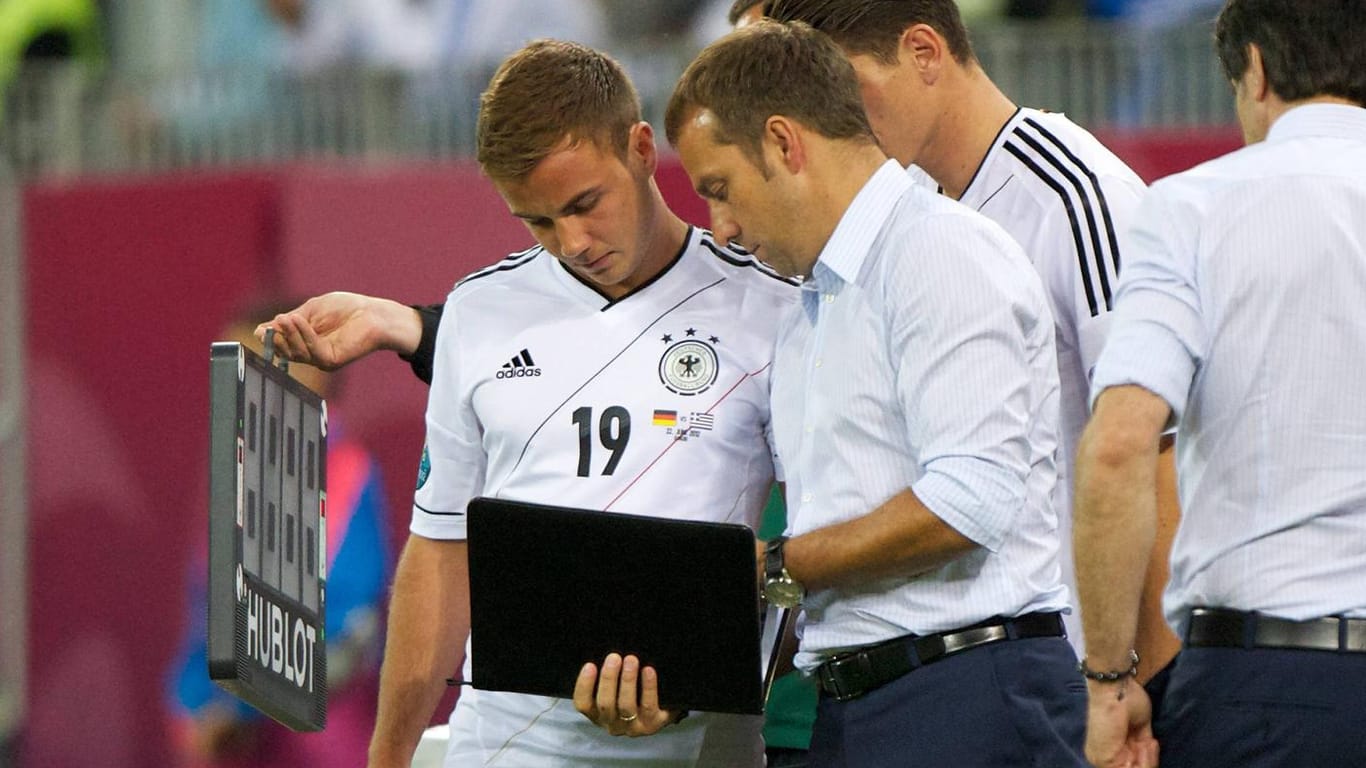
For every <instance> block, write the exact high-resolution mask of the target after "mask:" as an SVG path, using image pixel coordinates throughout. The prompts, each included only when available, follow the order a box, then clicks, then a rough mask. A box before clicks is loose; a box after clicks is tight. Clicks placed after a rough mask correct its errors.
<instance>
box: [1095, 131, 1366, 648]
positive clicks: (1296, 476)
mask: <svg viewBox="0 0 1366 768" xmlns="http://www.w3.org/2000/svg"><path fill="white" fill-rule="evenodd" d="M1125 246H1126V250H1125V256H1126V260H1125V264H1124V272H1123V277H1122V279H1121V280H1120V286H1119V293H1118V296H1117V308H1116V317H1115V320H1114V325H1113V328H1112V330H1111V336H1110V341H1109V343H1108V344H1107V345H1106V347H1105V351H1104V352H1103V353H1102V355H1101V358H1100V362H1099V363H1098V364H1097V367H1096V372H1095V376H1094V379H1093V387H1094V390H1093V391H1094V392H1095V393H1099V392H1101V391H1102V390H1104V389H1105V388H1106V387H1111V386H1116V385H1122V384H1137V385H1140V386H1142V387H1144V388H1146V389H1148V390H1150V391H1151V392H1153V393H1155V394H1157V395H1158V396H1160V397H1162V398H1163V399H1164V400H1166V402H1167V403H1168V404H1169V405H1170V406H1171V408H1172V412H1173V419H1174V420H1176V422H1177V425H1178V426H1177V441H1176V446H1177V478H1178V487H1179V490H1180V495H1181V508H1182V510H1183V513H1182V519H1181V527H1180V528H1179V530H1178V532H1177V536H1176V540H1175V543H1174V545H1173V547H1172V567H1171V579H1170V581H1169V582H1168V586H1167V592H1166V595H1165V597H1164V599H1163V608H1164V611H1165V613H1166V615H1167V619H1168V621H1169V622H1170V623H1171V624H1172V625H1173V627H1174V628H1175V629H1176V630H1177V632H1178V633H1183V632H1184V629H1185V616H1186V613H1187V611H1188V610H1189V609H1190V608H1192V607H1194V606H1199V605H1211V606H1220V607H1226V608H1234V609H1238V610H1247V611H1261V612H1264V613H1268V614H1272V615H1276V616H1281V617H1284V618H1289V619H1307V618H1314V617H1319V616H1325V615H1330V614H1347V615H1352V616H1366V301H1363V298H1366V110H1363V109H1360V108H1357V107H1348V106H1339V105H1328V104H1316V105H1307V106H1301V107H1298V108H1296V109H1293V110H1291V111H1290V112H1288V113H1286V114H1285V115H1283V116H1282V117H1281V118H1280V119H1279V120H1277V121H1276V122H1275V124H1274V125H1273V126H1272V128H1271V132H1270V135H1269V136H1268V138H1267V140H1266V141H1265V142H1262V143H1259V144H1255V145H1252V146H1249V147H1246V148H1244V149H1242V150H1239V151H1237V152H1234V153H1233V154H1230V155H1227V156H1225V157H1223V158H1220V159H1217V160H1214V161H1211V162H1209V163H1206V164H1204V165H1201V166H1199V167H1197V168H1195V169H1193V170H1191V171H1188V172H1186V173H1183V174H1179V175H1177V176H1172V177H1170V178H1167V179H1164V180H1162V181H1160V182H1158V183H1157V184H1155V185H1154V186H1153V188H1152V191H1151V192H1150V193H1149V196H1148V198H1147V199H1146V200H1145V202H1144V204H1143V207H1142V209H1141V210H1140V213H1139V219H1138V222H1137V223H1136V225H1135V227H1134V229H1133V231H1132V232H1131V233H1130V237H1129V238H1128V239H1127V242H1126V243H1125Z"/></svg>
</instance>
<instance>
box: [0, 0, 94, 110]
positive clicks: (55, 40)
mask: <svg viewBox="0 0 1366 768" xmlns="http://www.w3.org/2000/svg"><path fill="white" fill-rule="evenodd" d="M99 52H100V26H99V13H98V11H97V9H96V7H95V4H94V2H92V0H0V93H4V92H5V91H6V90H7V86H8V85H9V84H10V83H11V82H12V81H13V79H14V77H15V75H16V74H17V73H18V72H19V70H20V68H21V66H22V65H23V63H24V62H34V61H47V60H60V59H67V58H86V59H92V58H94V57H96V56H98V55H99ZM0 114H3V112H0Z"/></svg>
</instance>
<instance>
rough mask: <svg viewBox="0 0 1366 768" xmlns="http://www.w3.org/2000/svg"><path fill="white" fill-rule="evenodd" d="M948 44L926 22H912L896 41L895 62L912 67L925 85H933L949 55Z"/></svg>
mask: <svg viewBox="0 0 1366 768" xmlns="http://www.w3.org/2000/svg"><path fill="white" fill-rule="evenodd" d="M951 55H952V54H950V53H949V44H948V43H947V42H945V41H944V38H943V36H941V35H940V34H939V33H938V32H936V31H935V30H934V27H931V26H930V25H928V24H912V25H911V26H909V27H906V29H905V30H903V31H902V33H901V39H900V40H899V41H898V43H897V62H898V63H899V64H900V65H902V66H909V67H911V68H913V69H914V70H915V71H916V73H917V74H918V75H919V76H920V79H921V80H922V81H923V82H924V83H925V84H926V85H933V84H934V83H935V81H937V80H938V79H939V75H940V72H941V70H942V69H943V68H944V63H945V57H949V56H951Z"/></svg>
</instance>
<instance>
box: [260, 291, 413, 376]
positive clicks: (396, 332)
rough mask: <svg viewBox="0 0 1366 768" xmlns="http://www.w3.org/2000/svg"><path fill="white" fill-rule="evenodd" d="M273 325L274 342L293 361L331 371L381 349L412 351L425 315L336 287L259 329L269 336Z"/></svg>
mask: <svg viewBox="0 0 1366 768" xmlns="http://www.w3.org/2000/svg"><path fill="white" fill-rule="evenodd" d="M267 328H274V329H275V333H276V338H275V345H276V348H277V349H278V350H279V352H280V353H281V354H283V355H284V356H285V357H287V358H289V359H290V360H292V361H294V362H299V363H308V364H309V365H313V366H317V367H318V368H322V369H323V370H327V371H331V370H336V369H337V368H340V367H342V366H344V365H346V364H347V363H350V362H352V361H354V360H359V359H360V358H362V357H365V356H366V355H368V354H370V353H371V352H374V351H376V350H381V349H387V350H393V351H395V352H398V353H399V354H400V355H412V354H413V353H414V352H415V351H417V349H418V345H419V343H420V342H421V339H422V319H421V316H420V315H419V313H418V311H417V310H415V309H413V308H412V307H409V306H406V305H403V304H399V303H398V302H396V301H391V300H389V299H381V298H378V297H375V296H365V295H362V294H359V293H346V292H344V291H334V292H332V293H325V294H323V295H321V296H315V297H313V298H311V299H309V300H308V301H306V302H304V303H303V304H302V305H301V306H299V307H298V308H296V309H294V310H291V311H289V312H286V313H284V314H280V315H276V316H275V318H274V319H272V320H270V321H269V322H266V323H262V324H261V325H260V326H258V327H257V328H256V336H257V338H261V339H264V338H265V334H266V329H267Z"/></svg>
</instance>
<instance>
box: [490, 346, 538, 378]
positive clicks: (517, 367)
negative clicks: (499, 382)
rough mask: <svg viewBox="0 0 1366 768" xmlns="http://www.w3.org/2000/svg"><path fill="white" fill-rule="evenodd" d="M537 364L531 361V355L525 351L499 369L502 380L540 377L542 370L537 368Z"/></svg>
mask: <svg viewBox="0 0 1366 768" xmlns="http://www.w3.org/2000/svg"><path fill="white" fill-rule="evenodd" d="M535 365H536V363H534V362H532V361H531V353H530V352H528V351H526V350H525V349H524V350H522V351H521V352H518V353H517V354H515V355H513V356H512V359H511V360H509V361H508V362H506V363H503V367H502V368H500V369H498V374H497V376H498V378H500V379H521V378H525V377H527V376H540V375H541V369H540V368H536V367H535Z"/></svg>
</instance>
